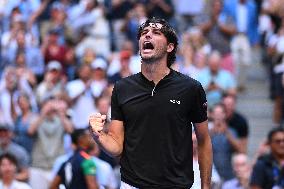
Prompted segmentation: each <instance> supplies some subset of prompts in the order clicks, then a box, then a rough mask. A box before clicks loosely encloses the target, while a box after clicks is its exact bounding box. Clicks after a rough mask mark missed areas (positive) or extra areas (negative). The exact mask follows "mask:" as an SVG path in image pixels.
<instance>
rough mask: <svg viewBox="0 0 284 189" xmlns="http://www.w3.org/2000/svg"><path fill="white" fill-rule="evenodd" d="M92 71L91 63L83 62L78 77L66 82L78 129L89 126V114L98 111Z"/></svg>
mask: <svg viewBox="0 0 284 189" xmlns="http://www.w3.org/2000/svg"><path fill="white" fill-rule="evenodd" d="M91 72H92V69H91V66H90V65H89V64H82V65H81V66H80V67H78V69H77V73H78V79H75V80H72V81H69V82H68V83H67V84H66V91H67V95H68V97H69V99H70V102H71V103H70V104H71V109H72V116H71V121H72V123H73V124H74V128H76V129H79V128H86V127H88V115H89V114H90V113H92V112H93V111H96V106H95V103H94V95H93V93H92V92H91V89H90V85H91V82H92V79H91V74H92V73H91ZM82 107H83V108H82Z"/></svg>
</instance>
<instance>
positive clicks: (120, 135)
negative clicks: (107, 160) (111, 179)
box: [89, 114, 124, 157]
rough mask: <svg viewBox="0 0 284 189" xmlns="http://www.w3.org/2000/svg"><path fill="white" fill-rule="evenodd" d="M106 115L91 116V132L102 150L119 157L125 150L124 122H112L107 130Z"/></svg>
mask: <svg viewBox="0 0 284 189" xmlns="http://www.w3.org/2000/svg"><path fill="white" fill-rule="evenodd" d="M104 122H105V115H100V114H96V115H93V116H90V119H89V124H90V130H91V133H92V134H93V138H94V140H95V141H96V142H97V143H98V145H99V146H100V148H101V149H102V150H103V151H105V152H106V153H108V154H109V155H111V156H114V157H118V156H120V155H121V153H122V150H123V141H124V127H123V122H122V121H118V120H112V121H111V122H110V124H109V126H108V131H106V130H105V123H104Z"/></svg>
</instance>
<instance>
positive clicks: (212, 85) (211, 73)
mask: <svg viewBox="0 0 284 189" xmlns="http://www.w3.org/2000/svg"><path fill="white" fill-rule="evenodd" d="M220 64H221V56H220V54H219V53H218V52H216V51H213V52H212V53H211V54H210V56H209V59H208V68H207V69H204V70H203V71H202V72H200V74H199V75H198V77H197V80H198V81H200V83H201V84H202V86H203V87H204V89H205V91H206V94H207V100H208V107H212V106H213V105H214V104H216V103H219V102H221V100H222V95H223V94H224V93H228V94H232V95H236V81H235V79H234V77H233V75H232V74H231V73H230V72H228V71H226V70H224V69H222V68H221V67H220Z"/></svg>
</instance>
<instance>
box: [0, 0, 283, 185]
mask: <svg viewBox="0 0 284 189" xmlns="http://www.w3.org/2000/svg"><path fill="white" fill-rule="evenodd" d="M150 17H158V18H164V19H165V20H167V21H168V22H170V23H171V25H172V26H174V27H175V29H176V31H177V33H178V36H179V49H178V54H177V60H176V62H175V63H174V64H173V66H172V68H173V69H175V70H178V71H180V72H181V73H184V74H186V75H188V76H190V77H192V78H194V79H196V80H198V81H200V82H201V84H202V86H203V87H204V89H205V91H206V95H207V100H208V107H209V108H208V115H209V129H210V133H211V136H212V143H213V152H214V167H213V177H212V185H214V187H215V188H225V189H229V188H232V189H234V188H248V187H249V185H255V186H258V187H259V188H272V187H274V186H277V187H280V188H283V187H284V174H283V172H284V169H283V160H284V159H283V156H284V131H283V130H281V126H282V123H283V117H284V108H283V107H284V106H283V105H284V99H283V97H284V90H283V83H284V77H283V73H284V56H283V55H284V1H283V0H13V1H11V0H0V34H1V35H0V43H1V45H0V178H1V180H2V181H1V182H0V188H1V187H2V188H3V186H5V187H4V188H9V184H7V183H9V182H10V181H11V180H13V184H14V185H15V186H16V185H17V186H19V187H20V188H23V189H25V188H27V189H28V188H32V189H48V188H49V187H50V185H51V183H52V182H53V183H54V180H56V178H57V177H56V176H58V175H60V173H61V172H62V169H61V168H60V167H62V166H61V165H62V164H64V162H66V160H68V159H70V157H72V158H74V157H77V156H76V155H78V154H77V149H80V145H81V146H82V145H83V146H84V149H85V148H87V149H88V150H86V151H84V153H87V154H88V158H89V157H91V158H92V159H93V161H94V164H95V167H96V173H95V178H96V179H95V185H96V186H97V188H101V189H103V188H105V189H117V188H119V183H120V177H119V164H118V162H119V159H116V158H111V157H109V156H108V155H107V154H105V153H104V152H103V151H100V150H99V148H98V147H97V146H96V144H94V143H92V142H90V141H89V142H86V141H81V139H80V140H79V139H78V138H80V137H79V136H81V135H83V132H82V130H85V129H87V128H88V117H89V115H90V113H93V112H100V113H102V114H106V115H107V118H108V119H110V103H111V102H110V97H111V93H112V88H113V85H114V83H115V82H117V81H118V80H120V79H121V78H124V77H127V76H129V75H131V74H135V73H138V72H139V71H140V57H139V52H138V44H137V31H138V26H139V25H140V24H141V23H143V22H144V21H146V19H147V18H150ZM256 64H262V65H263V66H264V67H265V68H266V70H267V75H268V76H269V77H268V78H267V80H268V81H269V83H270V87H269V89H267V90H269V92H270V98H271V100H272V102H273V103H274V112H273V117H272V119H273V121H274V123H275V125H277V126H279V127H277V128H276V130H274V131H271V133H270V134H268V138H267V140H266V142H265V143H263V144H261V145H260V147H259V149H258V150H256V153H255V157H254V158H253V160H251V159H249V157H248V156H247V143H248V138H249V123H248V122H247V119H246V117H245V116H244V115H242V114H241V113H240V112H237V110H236V103H237V99H238V95H239V94H240V93H243V92H245V91H246V90H247V86H246V83H247V68H248V66H251V65H252V66H253V65H256ZM277 129H278V130H277ZM79 131H81V132H79ZM76 133H77V134H76ZM78 133H79V134H78ZM73 135H74V136H73ZM192 137H193V143H194V150H193V151H194V154H195V158H194V169H195V174H197V176H196V182H195V183H194V186H193V188H200V186H199V185H200V181H198V163H197V152H196V144H195V143H196V140H195V136H194V135H193V136H192ZM275 154H276V155H275ZM82 156H84V157H85V155H82ZM72 158H71V159H72ZM88 158H87V159H88ZM281 158H282V159H281ZM195 160H196V161H195ZM280 160H281V162H282V164H281V165H280V164H278V162H279V161H280ZM263 162H266V163H263ZM267 162H268V163H267ZM65 164H66V163H65ZM65 164H64V165H65ZM268 164H269V165H268ZM275 164H276V166H275ZM264 165H266V166H264ZM270 165H271V166H270ZM269 166H270V167H269ZM262 169H263V170H265V171H267V172H268V173H269V170H270V169H271V170H273V171H272V172H273V173H275V174H277V175H276V176H275V175H274V176H273V175H272V176H271V175H270V176H271V180H269V181H267V182H263V180H265V178H267V177H266V176H265V175H260V171H262ZM65 171H66V170H65ZM265 171H263V172H265ZM251 173H252V174H251ZM268 173H267V174H268ZM64 175H65V174H64ZM65 177H67V175H65ZM272 177H273V178H272ZM276 177H277V179H278V180H275V178H276ZM267 183H269V184H267ZM270 183H272V184H270ZM14 185H13V186H14ZM15 186H14V187H15ZM60 187H61V188H62V186H60ZM2 188H1V189H2ZM78 189H79V188H78Z"/></svg>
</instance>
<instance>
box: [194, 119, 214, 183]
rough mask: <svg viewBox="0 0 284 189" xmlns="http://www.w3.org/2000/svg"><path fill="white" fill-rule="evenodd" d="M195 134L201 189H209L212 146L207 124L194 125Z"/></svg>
mask: <svg viewBox="0 0 284 189" xmlns="http://www.w3.org/2000/svg"><path fill="white" fill-rule="evenodd" d="M194 129H195V133H196V138H197V142H198V163H199V169H200V178H201V189H209V188H210V185H211V172H212V157H213V154H212V144H211V138H210V135H209V132H208V122H207V121H204V122H202V123H195V127H194Z"/></svg>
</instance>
